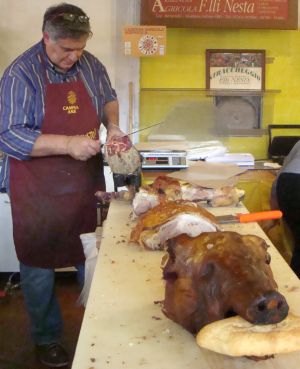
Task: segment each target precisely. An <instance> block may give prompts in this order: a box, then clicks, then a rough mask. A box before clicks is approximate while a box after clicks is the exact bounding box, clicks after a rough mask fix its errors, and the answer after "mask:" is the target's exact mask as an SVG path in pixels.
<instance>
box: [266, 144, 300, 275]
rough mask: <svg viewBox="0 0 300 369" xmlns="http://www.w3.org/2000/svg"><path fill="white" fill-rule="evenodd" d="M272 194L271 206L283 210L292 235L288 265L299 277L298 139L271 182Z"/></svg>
mask: <svg viewBox="0 0 300 369" xmlns="http://www.w3.org/2000/svg"><path fill="white" fill-rule="evenodd" d="M272 195H273V196H272V207H273V208H275V207H278V208H279V209H280V210H281V211H282V212H283V219H284V220H285V221H286V223H287V225H288V226H289V229H290V231H291V234H292V236H293V247H292V248H293V250H292V259H291V263H290V265H291V268H292V269H293V271H294V272H295V274H296V275H297V276H298V278H300V212H299V204H300V141H298V142H297V143H296V144H295V145H294V147H293V148H292V149H291V151H290V152H289V154H288V155H287V156H286V158H285V160H284V162H283V165H282V168H281V169H280V171H279V173H278V176H277V179H276V181H274V183H273V187H272ZM276 202H277V203H276Z"/></svg>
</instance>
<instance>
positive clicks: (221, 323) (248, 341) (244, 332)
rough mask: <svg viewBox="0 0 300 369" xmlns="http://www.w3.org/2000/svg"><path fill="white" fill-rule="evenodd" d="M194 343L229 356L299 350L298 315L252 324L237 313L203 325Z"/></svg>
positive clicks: (260, 354)
mask: <svg viewBox="0 0 300 369" xmlns="http://www.w3.org/2000/svg"><path fill="white" fill-rule="evenodd" d="M196 341H197V344H198V345H199V346H200V347H203V348H206V349H208V350H212V351H215V352H218V353H220V354H225V355H229V356H256V357H257V356H259V357H263V356H269V355H273V354H280V353H288V352H293V351H298V350H300V317H298V316H295V315H293V314H292V313H289V314H288V316H287V317H286V318H285V319H284V320H283V321H282V322H280V323H278V324H268V325H254V324H251V323H249V322H247V321H246V320H244V319H243V318H241V317H240V316H234V317H231V318H227V319H223V320H218V321H216V322H213V323H211V324H208V325H206V326H205V327H203V328H202V329H201V330H200V331H199V333H198V334H197V337H196Z"/></svg>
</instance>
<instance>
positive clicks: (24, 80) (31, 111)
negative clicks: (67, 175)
mask: <svg viewBox="0 0 300 369" xmlns="http://www.w3.org/2000/svg"><path fill="white" fill-rule="evenodd" d="M44 69H46V74H47V77H48V80H49V82H50V83H63V82H74V81H77V80H78V79H81V80H82V81H83V83H84V85H85V87H86V89H87V91H88V93H89V95H90V96H91V99H92V101H93V104H94V106H95V108H96V111H97V114H98V117H99V121H101V120H102V118H103V117H102V115H103V106H104V105H105V104H106V103H107V102H110V101H113V100H116V99H117V96H116V92H115V90H114V89H113V88H112V86H111V83H110V80H109V77H108V74H107V72H106V69H105V67H104V65H103V64H102V63H101V62H100V61H99V60H98V59H97V58H95V57H94V56H93V55H92V54H90V53H89V52H87V51H84V52H83V54H82V56H81V58H80V60H79V61H78V62H77V63H76V64H75V65H74V66H73V67H72V68H71V69H70V70H69V71H68V72H67V73H65V74H62V73H59V72H57V71H56V69H55V66H54V65H53V64H52V63H51V61H50V60H49V58H48V57H47V54H46V52H45V48H44V44H43V41H40V42H39V43H37V44H36V45H34V46H33V47H31V48H30V49H28V50H27V51H25V52H24V53H23V54H22V55H20V56H19V57H18V58H17V59H16V60H15V61H14V62H13V63H12V64H11V65H10V66H9V67H8V68H7V69H6V70H5V72H4V74H3V77H2V79H1V81H0V150H1V151H3V153H4V158H3V165H2V170H1V174H0V188H8V179H9V157H10V156H11V157H14V158H16V159H19V160H29V159H30V153H31V151H32V148H33V145H34V143H35V140H36V139H37V137H38V136H39V135H40V134H41V125H42V123H43V119H44V114H45V82H46V81H45V72H44Z"/></svg>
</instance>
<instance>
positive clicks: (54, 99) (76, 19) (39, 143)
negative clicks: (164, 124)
mask: <svg viewBox="0 0 300 369" xmlns="http://www.w3.org/2000/svg"><path fill="white" fill-rule="evenodd" d="M42 31H43V38H42V40H41V41H40V42H39V43H37V44H36V45H34V46H33V47H31V48H30V49H29V50H27V51H26V52H24V53H23V54H22V55H21V56H19V57H18V58H17V59H16V60H15V61H14V62H13V63H12V64H11V65H10V66H9V67H8V68H7V69H6V71H5V72H4V75H3V77H2V79H1V83H0V150H1V151H3V152H4V154H5V155H4V161H3V167H2V171H1V177H0V187H1V188H2V189H3V188H4V189H6V191H7V192H8V193H9V194H10V198H11V205H12V217H13V234H14V243H15V246H16V252H17V256H18V259H19V261H20V277H21V286H22V290H23V293H24V298H25V303H26V308H27V310H28V313H29V317H30V322H31V332H32V337H33V340H34V343H35V345H36V349H37V354H38V357H39V359H40V361H41V362H42V363H43V364H45V365H48V366H49V367H61V366H65V365H67V364H68V355H67V353H66V351H65V350H64V348H63V347H62V345H61V343H60V339H61V334H62V320H61V313H60V307H59V305H58V302H57V300H56V297H55V295H54V276H55V272H54V269H55V268H59V267H68V266H76V267H77V268H78V269H79V270H82V269H83V265H84V260H85V259H84V253H83V249H82V245H81V242H80V238H79V235H80V234H81V233H87V232H93V231H94V230H95V228H96V204H95V197H94V193H95V192H96V191H97V190H102V191H103V190H105V181H104V175H103V164H102V156H101V153H100V142H99V136H98V131H99V126H100V123H101V122H102V123H103V124H105V126H106V128H107V141H109V140H110V139H111V138H112V137H114V136H115V137H120V136H122V135H123V134H124V133H123V132H122V131H121V130H120V129H119V128H118V121H119V114H118V101H117V97H116V93H115V91H114V90H113V88H112V87H111V83H110V80H109V77H108V75H107V72H106V69H105V67H104V66H103V65H102V64H101V63H100V61H99V60H98V59H96V58H95V57H94V56H93V55H91V54H90V53H88V52H87V51H85V47H86V43H87V40H88V39H89V37H90V36H91V35H92V32H91V28H90V23H89V18H88V17H87V15H86V14H85V13H84V11H83V10H82V9H80V8H78V7H77V6H74V5H71V4H66V3H62V4H59V5H57V6H53V7H50V8H49V9H47V11H46V12H45V14H44V21H43V27H42Z"/></svg>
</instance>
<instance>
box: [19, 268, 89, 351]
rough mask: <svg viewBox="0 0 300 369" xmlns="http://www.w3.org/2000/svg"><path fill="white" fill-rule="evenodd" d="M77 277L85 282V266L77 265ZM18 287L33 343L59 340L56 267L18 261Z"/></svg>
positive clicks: (60, 325)
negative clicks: (32, 264) (40, 266)
mask: <svg viewBox="0 0 300 369" xmlns="http://www.w3.org/2000/svg"><path fill="white" fill-rule="evenodd" d="M76 268H77V270H78V280H79V282H80V283H81V284H83V281H84V265H79V266H78V267H76ZM20 278H21V288H22V291H23V294H24V299H25V305H26V309H27V312H28V314H29V318H30V330H31V335H32V338H33V341H34V343H35V344H36V345H47V344H49V343H53V342H59V341H60V338H61V335H62V331H63V321H62V316H61V311H60V306H59V303H58V301H57V298H56V296H55V287H54V284H55V270H53V269H44V268H36V267H30V266H27V265H24V264H22V263H20Z"/></svg>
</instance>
